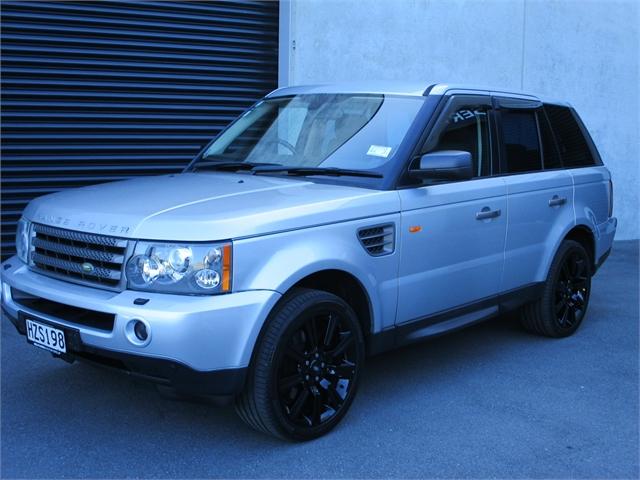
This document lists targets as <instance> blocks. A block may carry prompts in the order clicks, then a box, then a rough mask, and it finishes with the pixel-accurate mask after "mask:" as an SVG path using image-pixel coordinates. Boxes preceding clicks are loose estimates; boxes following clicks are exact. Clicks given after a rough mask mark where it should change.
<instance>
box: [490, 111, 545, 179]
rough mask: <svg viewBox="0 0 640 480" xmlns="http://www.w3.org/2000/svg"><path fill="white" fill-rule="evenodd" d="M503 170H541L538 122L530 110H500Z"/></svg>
mask: <svg viewBox="0 0 640 480" xmlns="http://www.w3.org/2000/svg"><path fill="white" fill-rule="evenodd" d="M500 117H501V120H502V122H501V126H502V143H503V146H504V150H503V152H504V163H503V171H505V173H524V172H536V171H539V170H542V158H541V155H540V141H539V139H538V123H537V121H536V114H535V112H534V111H532V110H502V112H501V114H500Z"/></svg>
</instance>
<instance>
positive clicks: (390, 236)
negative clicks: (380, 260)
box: [358, 223, 395, 257]
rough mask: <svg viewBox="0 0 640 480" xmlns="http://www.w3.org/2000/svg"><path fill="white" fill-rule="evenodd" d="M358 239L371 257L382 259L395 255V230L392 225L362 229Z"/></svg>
mask: <svg viewBox="0 0 640 480" xmlns="http://www.w3.org/2000/svg"><path fill="white" fill-rule="evenodd" d="M358 239H359V240H360V243H361V244H362V246H363V247H364V248H365V250H366V251H367V252H369V255H372V256H374V257H380V256H382V255H389V254H390V253H393V250H394V248H395V228H394V225H393V224H392V223H389V224H386V225H376V226H373V227H367V228H361V229H360V230H358Z"/></svg>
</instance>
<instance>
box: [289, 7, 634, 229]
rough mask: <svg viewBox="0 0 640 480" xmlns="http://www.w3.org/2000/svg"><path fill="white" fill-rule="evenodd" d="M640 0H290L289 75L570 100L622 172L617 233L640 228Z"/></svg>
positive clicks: (616, 172) (298, 79)
mask: <svg viewBox="0 0 640 480" xmlns="http://www.w3.org/2000/svg"><path fill="white" fill-rule="evenodd" d="M639 4H640V2H637V0H626V1H607V0H565V1H543V0H539V1H536V0H504V1H501V0H493V1H482V0H468V1H462V0H439V1H435V0H434V1H428V0H421V1H420V0H414V1H410V0H387V1H384V0H357V1H356V0H351V1H349V0H291V1H286V0H284V1H283V3H282V6H281V10H282V17H281V22H282V24H281V54H280V61H281V83H283V84H290V85H294V84H302V83H326V82H336V81H357V80H363V79H369V80H372V79H377V80H421V81H429V82H431V81H433V82H448V83H475V84H482V85H485V84H486V85H491V86H496V87H508V88H513V89H518V90H524V91H531V92H537V93H541V94H548V95H552V96H553V97H555V98H559V99H563V100H568V101H569V102H571V103H572V104H573V105H574V106H575V107H576V108H577V110H578V112H580V114H581V116H582V118H583V120H584V122H585V123H586V124H587V127H588V128H589V130H590V132H591V134H592V135H593V137H594V140H595V142H596V144H597V145H598V148H599V150H600V152H601V154H602V156H603V158H604V161H605V163H606V164H607V165H608V166H609V168H610V169H611V171H612V173H613V176H614V181H615V214H616V215H617V216H618V218H619V220H620V224H619V229H618V236H617V237H616V238H618V239H623V238H627V239H628V238H639V237H640V218H639V216H638V210H639V209H640V205H639V202H640V200H639V197H638V182H639V180H640V179H639V177H640V175H639V170H640V163H639V157H640V149H639V146H640V134H639V133H640V132H639V121H638V118H639V104H638V102H639V99H638V90H639V88H640V87H639V85H640V79H639V77H638V54H639V53H638V41H639V40H638V25H640V13H639V7H638V5H639Z"/></svg>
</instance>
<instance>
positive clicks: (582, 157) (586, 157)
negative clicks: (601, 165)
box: [544, 105, 595, 168]
mask: <svg viewBox="0 0 640 480" xmlns="http://www.w3.org/2000/svg"><path fill="white" fill-rule="evenodd" d="M544 108H545V110H546V112H547V116H548V117H549V122H550V123H551V128H553V132H554V134H555V138H556V141H557V143H558V148H559V149H560V155H561V156H562V163H563V164H564V166H565V167H567V168H571V167H584V166H589V165H595V161H594V158H593V155H591V151H590V150H589V145H588V144H587V141H586V139H585V138H584V135H583V134H582V130H581V129H580V125H578V122H577V121H576V118H575V117H574V115H573V112H571V109H569V108H567V107H560V106H557V105H545V107H544Z"/></svg>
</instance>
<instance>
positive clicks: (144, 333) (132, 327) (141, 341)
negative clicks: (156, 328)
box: [124, 318, 151, 347]
mask: <svg viewBox="0 0 640 480" xmlns="http://www.w3.org/2000/svg"><path fill="white" fill-rule="evenodd" d="M124 334H125V336H126V337H127V340H129V342H131V343H132V344H134V345H135V346H136V347H145V346H147V345H148V344H149V342H150V341H151V327H150V326H149V324H148V323H147V322H146V321H144V320H140V319H137V318H136V319H133V320H129V322H127V324H126V325H125V327H124Z"/></svg>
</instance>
